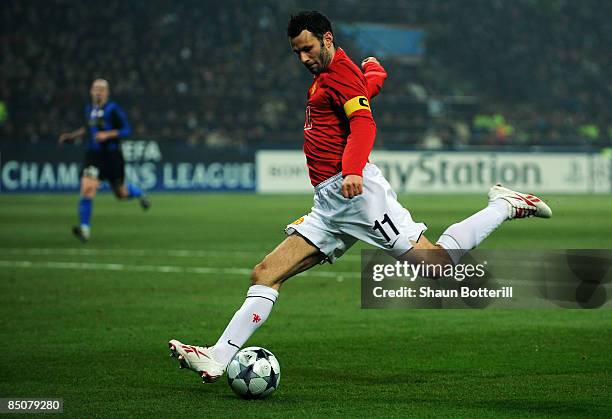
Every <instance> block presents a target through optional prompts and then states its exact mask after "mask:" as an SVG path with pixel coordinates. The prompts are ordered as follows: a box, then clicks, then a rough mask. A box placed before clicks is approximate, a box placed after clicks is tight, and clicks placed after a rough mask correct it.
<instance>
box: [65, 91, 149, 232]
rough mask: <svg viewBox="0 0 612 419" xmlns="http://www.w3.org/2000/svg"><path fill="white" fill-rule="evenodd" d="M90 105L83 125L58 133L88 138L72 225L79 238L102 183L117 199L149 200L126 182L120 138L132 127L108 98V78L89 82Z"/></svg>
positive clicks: (146, 202)
mask: <svg viewBox="0 0 612 419" xmlns="http://www.w3.org/2000/svg"><path fill="white" fill-rule="evenodd" d="M90 94H91V104H88V105H87V106H85V118H86V127H85V126H82V127H80V128H78V129H77V130H75V131H72V132H66V133H63V134H61V135H60V138H59V142H60V144H61V143H64V142H65V141H72V140H75V139H77V138H81V137H84V136H86V137H87V145H86V147H87V151H86V153H85V161H84V163H83V168H82V169H81V199H80V200H79V206H78V212H79V225H78V226H74V227H73V228H72V232H73V234H74V235H75V236H76V237H77V238H79V239H80V240H81V241H83V242H85V241H87V240H89V238H90V235H91V227H90V220H91V213H92V207H93V199H94V197H95V196H96V191H97V190H98V186H100V183H101V182H104V181H107V182H108V183H109V185H110V187H111V189H112V191H113V193H114V194H115V196H116V197H117V198H118V199H122V200H123V199H132V198H137V199H138V202H139V203H140V206H141V207H142V208H143V209H144V210H147V209H149V207H150V206H151V201H150V200H149V199H148V198H147V197H146V196H145V195H144V193H143V192H142V190H141V189H140V188H139V187H138V186H136V185H134V184H131V183H127V184H126V183H125V162H124V160H123V154H122V152H121V144H120V139H124V138H126V137H128V136H129V135H130V134H131V132H132V129H131V127H130V124H129V122H128V120H127V117H126V115H125V112H124V111H123V109H121V107H120V106H119V105H118V104H117V103H115V102H113V101H109V95H110V88H109V84H108V81H106V80H104V79H96V80H94V82H93V83H92V85H91V90H90Z"/></svg>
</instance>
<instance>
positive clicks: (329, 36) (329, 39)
mask: <svg viewBox="0 0 612 419" xmlns="http://www.w3.org/2000/svg"><path fill="white" fill-rule="evenodd" d="M323 44H324V45H325V48H331V47H332V45H334V34H333V33H331V32H330V31H327V32H325V33H324V34H323Z"/></svg>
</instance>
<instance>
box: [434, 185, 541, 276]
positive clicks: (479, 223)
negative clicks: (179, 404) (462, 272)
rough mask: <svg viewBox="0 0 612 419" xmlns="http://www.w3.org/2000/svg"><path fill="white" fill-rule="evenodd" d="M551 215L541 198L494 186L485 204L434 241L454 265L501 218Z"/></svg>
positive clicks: (477, 243)
mask: <svg viewBox="0 0 612 419" xmlns="http://www.w3.org/2000/svg"><path fill="white" fill-rule="evenodd" d="M551 216H552V211H551V209H550V208H549V207H548V205H546V203H545V202H544V201H542V200H541V199H540V198H538V197H536V196H534V195H530V194H524V193H521V192H516V191H513V190H510V189H507V188H504V187H503V186H501V185H495V186H493V187H492V188H491V189H490V190H489V203H488V205H487V206H486V207H485V208H484V209H482V210H480V211H478V212H477V213H476V214H473V215H471V216H470V217H468V218H466V219H465V220H463V221H460V222H458V223H455V224H453V225H451V226H450V227H448V228H447V229H446V231H444V233H442V235H441V236H440V238H439V239H438V241H437V243H436V244H437V245H439V246H440V247H442V248H444V249H445V250H446V251H447V252H448V254H449V256H450V258H451V259H452V261H453V263H455V264H456V263H458V262H459V260H460V259H461V257H462V256H463V255H464V254H465V253H466V252H467V251H469V250H470V249H473V248H475V247H476V246H478V245H479V244H480V243H481V242H482V241H483V240H484V239H485V238H487V237H488V236H489V235H490V234H491V233H492V232H493V231H494V230H495V229H497V228H498V227H499V226H500V225H501V224H502V223H503V222H504V221H507V220H513V219H520V218H528V217H540V218H550V217H551Z"/></svg>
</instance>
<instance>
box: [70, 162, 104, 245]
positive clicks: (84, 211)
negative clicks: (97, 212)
mask: <svg viewBox="0 0 612 419" xmlns="http://www.w3.org/2000/svg"><path fill="white" fill-rule="evenodd" d="M98 186H100V180H99V179H98V169H97V168H96V167H95V166H88V167H86V168H85V169H83V172H82V175H81V196H80V199H79V205H78V213H79V225H78V226H74V227H72V233H73V234H74V235H75V236H76V237H77V238H78V239H80V240H81V241H83V242H86V241H87V240H89V238H90V236H91V214H92V211H93V199H94V198H95V196H96V192H97V190H98Z"/></svg>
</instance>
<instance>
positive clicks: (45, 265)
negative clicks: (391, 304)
mask: <svg viewBox="0 0 612 419" xmlns="http://www.w3.org/2000/svg"><path fill="white" fill-rule="evenodd" d="M0 267H4V268H25V269H68V270H92V271H129V272H158V273H186V274H203V275H244V276H249V275H250V274H251V270H250V269H245V268H208V267H204V266H161V265H126V264H123V263H92V262H56V261H51V262H32V261H30V260H0ZM299 275H303V276H314V277H324V278H340V277H350V278H359V276H360V275H359V273H357V272H325V271H324V272H317V271H309V272H303V273H301V274H299Z"/></svg>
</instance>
